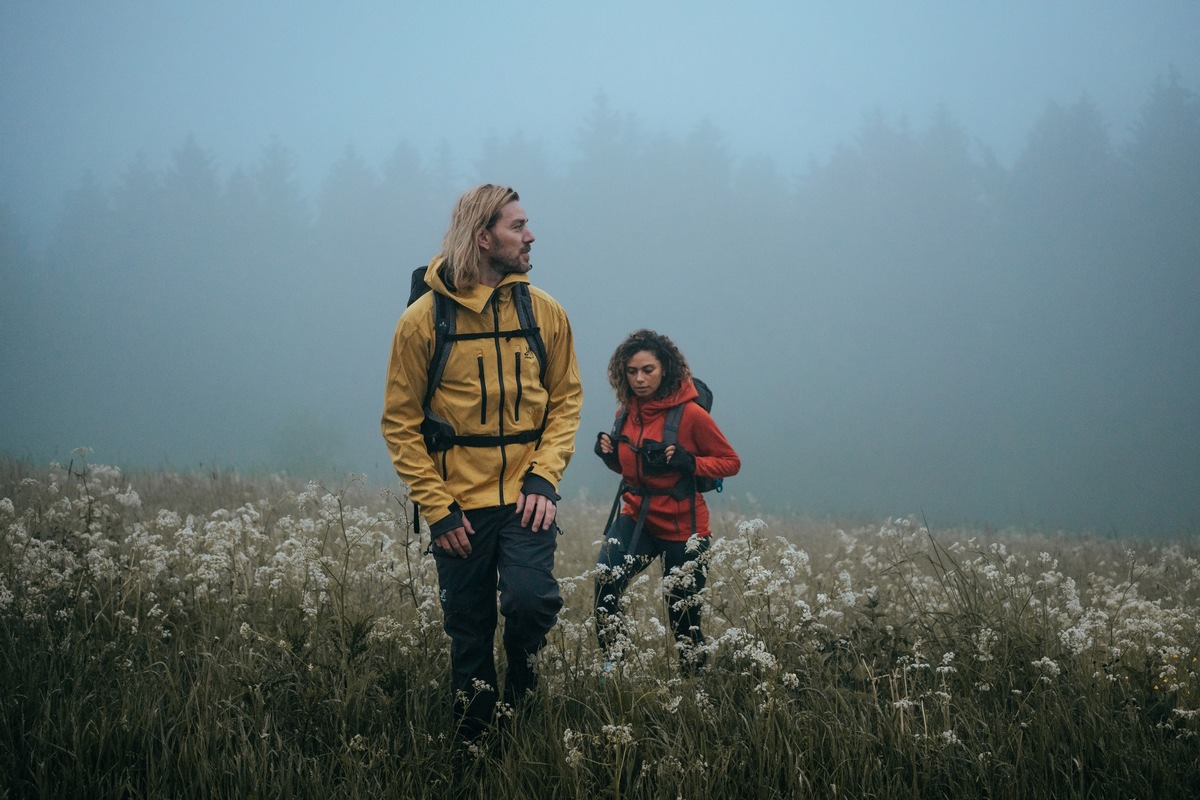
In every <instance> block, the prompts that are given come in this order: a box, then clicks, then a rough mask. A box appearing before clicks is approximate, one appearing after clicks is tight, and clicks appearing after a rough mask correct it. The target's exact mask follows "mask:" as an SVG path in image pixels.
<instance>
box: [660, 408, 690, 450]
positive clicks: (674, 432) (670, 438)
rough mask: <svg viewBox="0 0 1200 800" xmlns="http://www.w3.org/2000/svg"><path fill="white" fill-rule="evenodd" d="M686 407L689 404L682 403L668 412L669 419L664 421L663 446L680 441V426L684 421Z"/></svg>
mask: <svg viewBox="0 0 1200 800" xmlns="http://www.w3.org/2000/svg"><path fill="white" fill-rule="evenodd" d="M685 405H687V404H686V403H680V404H679V405H677V406H673V407H672V408H671V409H670V410H669V411H667V418H666V419H665V420H664V421H663V438H662V441H663V444H675V443H676V442H678V441H679V424H680V423H681V422H682V421H683V407H684V406H685Z"/></svg>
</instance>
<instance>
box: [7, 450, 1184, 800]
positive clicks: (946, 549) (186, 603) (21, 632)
mask: <svg viewBox="0 0 1200 800" xmlns="http://www.w3.org/2000/svg"><path fill="white" fill-rule="evenodd" d="M0 498H2V499H0V528H2V529H3V538H2V539H0V686H3V687H4V691H3V693H0V781H2V783H0V797H5V798H9V797H11V798H16V797H44V798H64V797H89V798H96V797H130V798H134V797H172V798H187V797H214V796H219V797H256V798H257V797H320V798H327V797H339V798H341V797H349V798H357V797H446V796H454V797H460V796H464V797H474V796H478V797H487V798H498V799H499V800H504V798H513V799H514V800H515V798H528V797H568V798H589V800H592V799H594V798H626V797H628V798H643V797H645V798H659V797H661V798H677V797H683V798H707V797H723V798H724V797H732V798H739V797H754V798H771V797H779V798H785V797H787V798H790V797H833V796H845V797H881V798H886V797H914V796H920V797H938V796H956V797H961V796H971V797H973V796H983V797H995V798H1009V797H1012V798H1016V797H1021V798H1026V797H1110V796H1111V797H1118V796H1119V797H1166V796H1172V797H1189V796H1200V739H1198V737H1197V733H1198V732H1200V676H1198V674H1197V661H1196V658H1197V650H1198V645H1200V643H1198V641H1197V614H1198V612H1200V562H1198V561H1197V557H1196V551H1197V547H1196V543H1195V542H1194V541H1136V542H1119V541H1116V540H1113V539H1104V538H1094V537H1069V536H1062V535H1034V534H1029V533H1016V532H1012V533H1003V534H991V533H990V532H971V531H941V532H933V531H929V530H927V529H926V528H925V527H924V526H923V525H921V524H919V523H918V522H917V521H916V520H913V519H891V520H885V521H881V522H879V523H878V524H874V525H871V526H860V527H857V528H854V527H852V528H850V529H849V530H843V529H838V528H837V527H836V526H835V525H833V524H829V523H817V522H812V521H803V520H780V519H765V518H739V517H738V516H737V515H733V514H728V513H726V514H724V515H714V516H716V517H717V519H716V520H715V522H714V524H715V525H716V527H717V530H716V531H715V533H716V534H717V539H716V540H715V543H714V545H713V547H712V549H711V550H710V551H709V554H708V556H707V558H708V561H709V563H708V568H709V571H710V579H709V586H708V588H707V589H706V590H705V592H704V594H703V595H702V602H703V604H704V606H705V610H704V613H705V620H706V623H705V626H706V633H707V634H708V639H709V640H708V643H707V644H706V645H705V647H706V650H707V651H708V660H707V666H706V667H705V668H704V669H703V670H702V671H701V672H700V673H699V675H698V676H695V677H690V676H684V675H682V674H681V673H680V670H679V659H678V654H677V652H676V651H675V649H674V647H673V645H672V643H671V641H670V636H669V635H668V632H667V626H666V625H665V624H664V620H665V618H666V617H665V612H666V609H665V607H664V606H663V601H662V599H661V578H660V576H659V575H657V574H654V570H649V571H647V572H646V573H643V575H642V576H640V577H639V578H638V579H637V580H636V581H635V582H634V584H633V586H632V587H631V589H630V591H629V593H628V596H627V600H628V604H629V607H628V612H627V614H626V617H627V619H628V623H629V624H627V625H626V626H625V628H624V633H625V635H626V636H627V637H628V639H627V641H626V643H625V644H626V648H625V650H626V652H625V657H624V658H623V659H622V661H621V662H620V664H619V666H618V668H617V669H616V670H615V671H614V672H606V671H605V670H604V669H603V666H602V664H601V659H600V658H599V655H598V653H597V650H596V646H595V642H594V631H593V628H592V621H591V616H590V613H589V611H590V609H589V604H590V601H591V594H592V579H591V570H592V564H593V561H594V556H595V549H596V546H597V544H598V537H599V533H600V527H601V525H602V522H603V517H604V515H605V512H606V511H607V509H606V508H599V507H596V508H592V507H583V506H572V505H570V504H567V505H565V507H564V508H563V510H562V519H561V521H562V523H563V528H564V536H563V537H562V539H561V540H560V543H561V547H560V551H559V559H558V564H557V570H556V571H557V573H558V575H559V576H560V578H561V581H562V587H563V592H564V597H565V599H566V606H565V608H564V610H563V613H562V615H561V617H560V622H559V624H558V625H557V626H556V627H555V629H554V630H553V631H552V633H551V636H550V644H549V646H548V647H547V648H546V649H545V651H543V654H542V658H541V665H540V669H541V674H542V684H541V688H540V690H539V694H538V697H536V698H535V699H534V702H533V703H532V704H530V705H529V706H527V707H523V708H521V709H519V710H518V711H517V712H515V713H514V712H512V711H511V710H509V709H506V710H505V711H506V713H507V714H508V715H509V716H508V717H507V718H506V720H505V722H506V725H505V727H504V730H503V734H502V735H498V736H495V737H492V738H490V739H489V740H487V741H485V742H484V744H483V745H482V746H480V747H478V748H476V749H474V750H473V751H471V752H469V753H467V754H466V755H465V757H463V756H461V754H459V753H457V752H456V748H455V746H454V743H453V741H452V736H451V732H452V726H453V721H452V719H451V716H450V706H449V695H448V674H449V664H448V649H449V648H448V642H447V640H446V638H445V636H444V634H443V633H442V631H441V617H440V610H439V608H438V603H437V580H436V574H435V572H434V570H433V565H432V561H431V559H430V557H429V556H427V555H426V554H425V552H424V549H425V546H426V545H427V541H426V540H425V539H422V538H421V537H420V536H418V535H417V534H415V533H414V532H413V526H412V524H411V519H410V518H409V517H408V515H407V508H406V505H405V504H404V502H403V497H399V496H394V495H391V494H389V493H383V494H380V495H376V494H372V493H370V492H368V491H367V489H366V488H365V486H364V484H363V482H362V481H361V480H356V479H351V480H348V481H347V482H346V483H345V484H344V485H342V486H336V487H329V488H326V487H323V486H319V485H316V484H309V485H291V484H288V483H287V482H284V481H281V480H277V479H248V478H243V477H240V476H238V475H236V474H234V473H211V474H206V475H205V474H190V475H179V474H173V473H165V472H164V473H156V474H137V475H126V474H124V473H122V472H121V471H120V470H118V469H115V468H113V467H108V466H103V465H96V464H87V463H85V462H83V461H82V460H80V461H76V462H73V463H71V464H68V465H65V466H64V465H57V464H56V465H51V466H50V468H49V469H48V470H37V469H33V468H31V467H30V466H29V465H26V464H21V463H18V462H11V461H10V462H6V463H4V464H2V465H0Z"/></svg>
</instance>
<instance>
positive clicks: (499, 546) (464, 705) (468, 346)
mask: <svg viewBox="0 0 1200 800" xmlns="http://www.w3.org/2000/svg"><path fill="white" fill-rule="evenodd" d="M533 241H534V237H533V233H532V232H531V231H530V229H529V220H528V218H527V216H526V214H525V209H524V208H523V207H522V205H521V202H520V197H519V196H518V195H517V193H516V192H515V191H513V190H512V189H510V188H507V187H501V186H495V185H492V184H485V185H482V186H478V187H476V188H474V189H471V190H470V191H468V192H466V193H465V194H464V195H463V196H462V197H460V198H459V200H458V203H457V204H456V205H455V208H454V213H453V215H452V217H451V221H450V227H449V229H448V230H447V231H446V236H445V239H444V241H443V243H442V252H441V254H440V255H438V256H437V257H436V258H434V259H433V261H432V262H430V264H429V266H428V267H427V268H426V269H425V276H424V280H425V283H426V284H427V285H428V286H429V289H430V291H428V292H426V293H425V294H424V295H422V296H421V297H419V298H418V299H417V300H415V301H414V302H412V303H411V305H409V307H408V308H407V309H406V310H405V311H404V313H403V315H402V316H401V317H400V322H399V323H398V324H397V326H396V334H395V338H394V339H393V342H392V354H391V363H390V365H389V367H388V379H387V391H386V395H385V399H384V409H383V421H382V427H383V436H384V439H386V441H387V445H388V450H389V452H390V453H391V457H392V462H393V464H395V467H396V472H397V474H398V475H399V476H400V479H401V480H402V481H403V482H404V483H405V484H407V485H408V487H409V497H410V499H412V501H413V502H414V503H416V504H417V506H418V507H419V508H420V510H421V514H422V516H424V517H425V520H426V522H427V523H428V524H429V530H430V535H431V538H432V539H433V544H432V547H431V550H432V552H433V556H434V560H435V562H436V564H437V570H438V582H439V585H440V589H441V605H442V614H443V625H444V627H445V630H446V633H447V634H448V635H449V636H450V642H451V649H450V660H451V671H452V676H451V687H452V690H453V692H454V697H455V709H456V713H457V715H458V719H459V729H458V735H459V736H460V737H461V738H463V739H466V740H473V739H475V738H477V737H478V736H479V735H480V734H481V733H483V731H484V730H485V729H486V727H487V725H488V723H489V721H490V720H491V718H492V715H493V713H494V709H495V701H496V697H497V676H496V667H495V661H494V655H493V640H494V637H495V631H496V624H497V614H496V592H497V590H498V591H499V593H500V612H501V613H503V614H504V619H505V625H504V648H505V654H506V657H507V662H508V670H507V674H506V675H505V683H504V693H503V699H504V701H505V702H506V703H508V704H509V705H516V704H517V703H519V702H520V701H521V700H522V699H523V698H524V697H525V695H526V693H527V692H529V691H531V690H532V689H534V688H535V687H536V684H537V676H536V673H535V672H534V668H533V666H532V664H531V663H530V659H531V658H532V657H533V656H534V655H535V654H536V653H537V652H538V651H539V650H540V649H541V648H542V647H543V646H544V645H545V643H546V634H547V633H548V632H549V630H550V629H551V628H552V627H553V626H554V623H555V621H556V619H557V617H558V611H559V609H560V608H561V607H562V598H561V596H560V595H559V591H558V582H557V581H556V580H555V578H554V574H553V568H554V551H555V548H556V545H557V542H556V539H557V535H558V526H557V525H556V523H555V515H556V514H557V510H558V507H557V503H558V501H559V499H560V498H559V495H558V493H557V489H558V483H559V481H560V479H561V478H562V475H563V471H564V470H565V469H566V467H567V463H568V462H569V461H570V459H571V455H572V454H573V453H574V450H575V433H576V431H577V429H578V427H579V414H580V408H581V406H582V403H583V390H582V388H581V386H580V380H579V367H578V364H577V363H576V360H575V345H574V340H573V337H572V334H571V326H570V323H569V322H568V320H567V315H566V313H565V312H564V311H563V309H562V306H560V305H559V304H558V303H557V302H556V301H555V300H554V299H553V298H552V297H550V295H548V294H546V293H545V292H543V291H541V290H540V289H537V288H534V287H532V286H531V285H530V284H529V278H528V276H527V275H526V273H528V272H529V270H530V268H531V264H530V261H529V252H530V247H531V245H532V244H533ZM439 296H440V298H439ZM445 298H448V300H447V299H445ZM439 303H441V304H442V308H446V307H447V306H448V305H449V304H452V308H450V312H449V316H450V317H451V319H452V320H453V324H452V325H450V326H449V328H446V327H445V325H444V323H443V325H442V330H441V332H440V333H439V331H437V330H436V329H435V328H436V327H437V324H436V323H437V320H439V319H442V318H443V317H444V316H445V315H446V312H444V311H438V312H437V313H435V307H436V306H437V304H439ZM522 306H523V308H524V309H529V308H530V307H532V314H533V320H532V325H531V324H530V321H529V320H524V321H523V320H522V319H521V317H522V315H523V313H524V312H522V311H521V309H522ZM519 312H521V313H519ZM443 340H447V341H448V345H449V346H448V348H445V349H443V348H440V347H439V346H438V344H439V342H440V341H443ZM442 353H446V354H447V355H445V357H444V360H442V359H441V358H439V355H440V354H442ZM434 359H438V360H439V361H441V366H440V377H437V376H436V375H435V374H434V373H433V372H432V371H431V368H430V365H431V361H433V360H434ZM431 377H432V379H433V384H434V387H435V388H434V391H433V392H432V393H431V394H430V393H428V392H427V390H428V388H429V386H430V381H431Z"/></svg>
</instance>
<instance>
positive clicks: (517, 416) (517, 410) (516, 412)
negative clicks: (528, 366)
mask: <svg viewBox="0 0 1200 800" xmlns="http://www.w3.org/2000/svg"><path fill="white" fill-rule="evenodd" d="M513 356H514V358H515V362H514V366H515V367H516V369H515V373H516V376H517V399H516V402H515V403H514V404H513V420H514V421H516V422H520V421H521V351H520V350H517V352H515V353H513Z"/></svg>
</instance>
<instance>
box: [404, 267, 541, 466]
mask: <svg viewBox="0 0 1200 800" xmlns="http://www.w3.org/2000/svg"><path fill="white" fill-rule="evenodd" d="M425 271H426V267H417V268H416V269H414V270H413V273H412V280H411V285H410V287H409V293H408V304H409V305H410V306H411V305H412V304H413V303H414V302H416V300H417V298H419V297H421V296H422V295H424V294H426V293H428V292H429V291H430V287H429V284H427V283H425ZM512 293H513V302H514V303H515V304H516V307H517V319H518V320H519V321H520V323H521V327H520V328H519V329H517V330H512V331H487V332H484V333H458V332H457V323H456V320H457V313H458V311H457V304H456V303H455V302H454V301H453V300H451V299H450V298H449V297H446V296H445V295H444V294H441V293H440V292H434V294H433V327H434V345H433V357H432V358H431V359H430V360H429V369H428V371H427V373H426V378H427V381H426V388H425V399H424V401H423V403H422V408H423V409H424V411H425V420H424V421H423V422H422V423H421V434H422V435H423V436H424V437H425V447H426V448H427V449H428V450H429V452H430V453H437V452H441V451H443V450H449V449H450V448H451V447H453V446H454V445H459V446H461V447H500V446H502V445H509V444H526V443H528V442H535V441H537V440H538V439H540V438H542V434H543V433H544V432H545V430H546V421H545V420H544V419H543V420H542V424H541V425H540V426H539V427H537V428H535V429H533V430H528V431H519V432H517V433H509V434H504V435H499V436H460V435H459V434H457V433H456V432H455V431H454V428H453V426H451V425H450V423H449V422H447V421H446V420H444V419H442V418H441V417H439V416H438V415H437V414H435V413H434V412H433V409H432V408H431V407H430V403H431V402H432V400H433V393H434V392H435V391H436V390H437V387H438V384H439V383H440V382H441V380H442V373H444V372H445V371H446V362H447V361H448V360H449V359H450V346H451V343H452V342H456V341H461V340H465V339H511V338H512V337H514V336H524V337H525V339H526V340H527V341H528V342H529V347H530V349H531V350H533V353H534V355H536V356H537V359H538V364H539V365H540V366H539V370H538V379H539V380H540V381H541V382H542V384H543V385H545V383H546V344H545V342H543V341H542V331H541V329H540V328H538V326H537V322H536V321H535V320H534V317H533V301H532V300H530V298H529V284H528V283H524V282H520V283H514V284H512Z"/></svg>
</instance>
